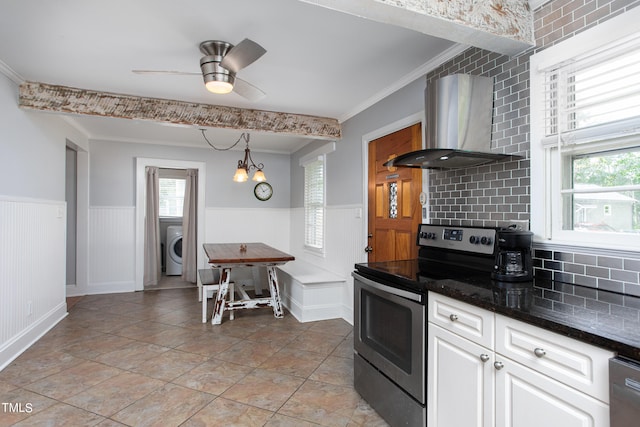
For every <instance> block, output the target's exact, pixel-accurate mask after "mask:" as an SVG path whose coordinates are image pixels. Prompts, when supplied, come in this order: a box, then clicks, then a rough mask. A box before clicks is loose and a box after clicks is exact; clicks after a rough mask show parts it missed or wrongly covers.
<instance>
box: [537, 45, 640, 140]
mask: <svg viewBox="0 0 640 427" xmlns="http://www.w3.org/2000/svg"><path fill="white" fill-rule="evenodd" d="M544 92H545V93H544V96H545V111H544V126H545V137H544V138H543V140H542V144H543V146H545V147H550V146H560V145H564V146H568V145H573V144H585V143H591V142H598V141H602V140H611V139H612V138H619V137H625V136H630V135H640V116H639V113H638V112H639V111H640V35H638V34H635V35H633V36H631V37H627V38H625V39H623V40H620V41H618V42H616V43H614V44H612V45H609V46H606V47H605V48H602V49H599V50H597V51H595V52H591V53H590V54H588V55H583V56H577V57H574V58H572V59H571V60H568V61H564V62H563V63H561V64H559V65H557V66H555V67H552V68H550V69H547V70H544Z"/></svg>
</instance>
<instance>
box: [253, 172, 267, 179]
mask: <svg viewBox="0 0 640 427" xmlns="http://www.w3.org/2000/svg"><path fill="white" fill-rule="evenodd" d="M253 180H254V181H257V182H264V181H266V180H267V177H266V176H264V172H262V169H258V170H257V171H256V173H254V174H253Z"/></svg>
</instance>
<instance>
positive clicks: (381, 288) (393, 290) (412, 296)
mask: <svg viewBox="0 0 640 427" xmlns="http://www.w3.org/2000/svg"><path fill="white" fill-rule="evenodd" d="M351 275H352V276H353V277H354V278H355V279H357V280H359V281H360V282H362V283H364V284H365V285H367V286H371V287H372V288H374V289H377V290H379V291H382V292H387V293H389V294H392V295H397V296H399V297H402V298H406V299H410V300H411V301H417V302H419V303H421V304H422V301H423V296H422V295H421V294H416V293H414V292H409V291H405V290H403V289H398V288H394V287H392V286H387V285H383V284H382V283H379V282H375V281H373V280H371V279H368V278H366V277H364V276H362V275H360V274H358V273H356V272H355V271H353V272H351Z"/></svg>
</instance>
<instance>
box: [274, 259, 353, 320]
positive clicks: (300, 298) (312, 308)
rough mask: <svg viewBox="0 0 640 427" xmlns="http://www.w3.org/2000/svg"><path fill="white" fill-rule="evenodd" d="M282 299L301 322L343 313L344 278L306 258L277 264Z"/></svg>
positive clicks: (328, 317) (329, 317)
mask: <svg viewBox="0 0 640 427" xmlns="http://www.w3.org/2000/svg"><path fill="white" fill-rule="evenodd" d="M278 269H279V270H280V271H279V272H278V282H279V284H280V293H281V297H282V303H283V304H284V306H285V307H286V308H287V309H288V310H289V311H290V312H291V314H293V316H294V317H295V318H296V319H298V320H299V321H301V322H312V321H316V320H326V319H335V318H340V317H342V299H343V296H342V294H343V292H344V287H345V282H346V280H345V278H344V277H340V276H339V275H337V274H335V273H332V272H330V271H327V270H324V269H322V268H320V267H318V266H315V265H313V264H310V263H308V262H306V261H302V260H295V261H291V262H288V263H286V264H284V265H281V266H278Z"/></svg>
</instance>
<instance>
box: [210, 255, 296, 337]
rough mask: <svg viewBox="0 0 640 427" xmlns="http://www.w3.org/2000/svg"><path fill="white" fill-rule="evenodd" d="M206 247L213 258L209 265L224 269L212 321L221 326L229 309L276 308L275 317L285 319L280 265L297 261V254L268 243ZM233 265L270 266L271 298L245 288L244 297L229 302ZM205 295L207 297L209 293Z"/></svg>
mask: <svg viewBox="0 0 640 427" xmlns="http://www.w3.org/2000/svg"><path fill="white" fill-rule="evenodd" d="M203 246H204V252H205V253H206V254H207V258H209V264H210V265H211V266H212V267H215V268H221V269H222V274H221V275H220V288H219V289H218V293H217V294H216V302H215V305H214V307H213V315H212V316H211V324H213V325H219V324H220V323H222V314H223V313H224V311H225V310H240V309H245V308H260V307H273V315H274V316H275V317H277V318H281V317H282V316H283V311H282V302H281V301H280V289H279V288H278V277H277V274H276V266H278V265H282V264H285V263H287V262H289V261H293V260H294V259H295V258H294V257H293V256H291V255H289V254H287V253H284V252H281V251H279V250H277V249H275V248H272V247H271V246H268V245H265V244H264V243H243V244H240V243H205V244H204V245H203ZM233 267H267V275H268V276H269V291H270V293H271V295H270V296H269V297H267V298H253V299H251V298H249V296H248V295H247V293H246V292H244V290H241V291H240V292H241V294H242V297H243V298H242V299H241V300H237V301H227V292H228V290H229V281H230V278H231V269H232V268H233ZM203 298H206V295H204V296H203Z"/></svg>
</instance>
